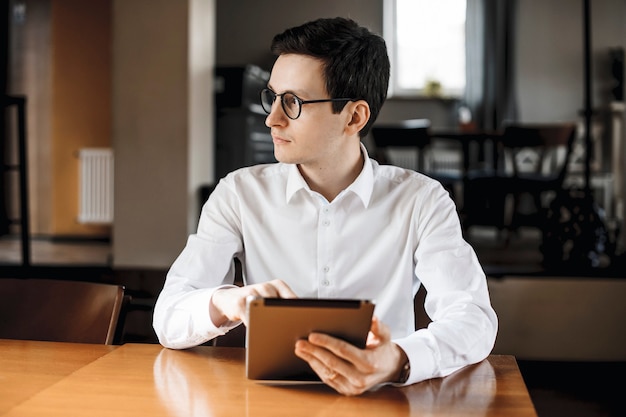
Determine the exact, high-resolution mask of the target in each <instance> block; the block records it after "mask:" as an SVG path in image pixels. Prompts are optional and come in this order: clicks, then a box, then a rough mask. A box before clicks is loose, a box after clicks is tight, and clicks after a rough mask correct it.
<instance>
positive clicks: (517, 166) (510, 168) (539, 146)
mask: <svg viewBox="0 0 626 417" xmlns="http://www.w3.org/2000/svg"><path fill="white" fill-rule="evenodd" d="M575 137H576V125H575V124H574V123H550V124H533V125H523V124H508V125H506V126H505V128H504V132H503V134H502V136H501V137H500V138H499V139H498V141H497V143H496V146H497V152H498V163H497V167H496V170H495V172H494V173H491V174H489V173H487V174H485V173H482V174H472V173H470V174H468V178H467V180H466V182H465V196H466V200H467V201H465V202H464V203H465V204H464V208H463V215H462V220H463V225H464V228H465V229H467V228H469V227H471V226H474V225H487V226H495V227H497V228H498V229H500V230H508V231H509V232H511V231H517V230H518V229H519V228H520V227H523V226H529V227H535V228H541V227H542V226H544V225H545V221H546V210H547V209H548V205H549V203H550V201H551V200H552V199H553V198H554V197H555V195H556V193H558V192H560V191H561V190H563V187H564V182H565V177H566V175H567V171H568V165H569V160H570V159H571V156H572V150H573V144H574V139H575Z"/></svg>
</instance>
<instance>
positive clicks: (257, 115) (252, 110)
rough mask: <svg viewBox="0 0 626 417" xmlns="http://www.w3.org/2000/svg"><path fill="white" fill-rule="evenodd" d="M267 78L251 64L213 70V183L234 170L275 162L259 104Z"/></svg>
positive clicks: (259, 69) (263, 115)
mask: <svg viewBox="0 0 626 417" xmlns="http://www.w3.org/2000/svg"><path fill="white" fill-rule="evenodd" d="M268 79H269V72H267V71H265V70H263V69H262V68H260V67H257V66H255V65H247V66H245V67H218V68H217V69H216V79H215V86H216V88H215V90H216V93H215V104H216V106H215V107H216V123H215V125H216V164H215V167H216V168H215V170H216V172H215V176H216V179H217V180H219V179H220V178H222V177H223V176H225V175H226V174H227V173H229V172H230V171H233V170H235V169H237V168H241V167H245V166H250V165H256V164H261V163H271V162H276V159H275V158H274V145H273V143H272V136H271V135H270V130H269V128H268V127H266V126H265V116H266V114H265V112H264V111H263V108H262V107H261V104H260V101H259V93H260V91H261V89H263V88H265V87H266V86H267V81H268Z"/></svg>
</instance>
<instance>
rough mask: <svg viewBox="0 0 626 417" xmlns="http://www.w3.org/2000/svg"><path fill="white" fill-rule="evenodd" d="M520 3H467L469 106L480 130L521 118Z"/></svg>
mask: <svg viewBox="0 0 626 417" xmlns="http://www.w3.org/2000/svg"><path fill="white" fill-rule="evenodd" d="M516 4H517V0H467V16H466V62H467V86H466V91H465V103H466V104H467V106H468V107H469V108H470V110H471V111H472V115H473V120H474V122H475V123H476V125H477V127H478V128H479V129H488V130H489V129H498V128H500V127H501V126H502V123H503V122H504V121H507V120H511V121H514V120H516V119H517V104H516V94H515V82H514V81H515V62H514V57H515V53H514V52H515V51H514V46H515V8H516Z"/></svg>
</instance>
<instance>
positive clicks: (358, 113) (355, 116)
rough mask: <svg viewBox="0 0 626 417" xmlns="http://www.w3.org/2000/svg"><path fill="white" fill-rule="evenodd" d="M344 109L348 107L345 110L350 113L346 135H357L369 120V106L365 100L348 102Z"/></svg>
mask: <svg viewBox="0 0 626 417" xmlns="http://www.w3.org/2000/svg"><path fill="white" fill-rule="evenodd" d="M346 107H348V109H347V110H349V111H350V114H349V116H350V119H349V120H348V124H347V125H346V129H347V130H348V132H346V133H348V134H350V135H354V134H357V133H358V132H359V131H361V129H363V128H364V127H365V125H366V124H367V121H368V120H369V119H370V106H369V104H367V101H365V100H357V101H352V102H349V103H348V104H347V106H346Z"/></svg>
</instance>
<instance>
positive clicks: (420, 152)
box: [372, 119, 462, 198]
mask: <svg viewBox="0 0 626 417" xmlns="http://www.w3.org/2000/svg"><path fill="white" fill-rule="evenodd" d="M372 137H373V139H374V145H375V146H376V149H375V152H374V153H373V156H374V159H376V160H377V161H378V162H379V163H381V164H391V165H396V166H400V167H402V168H408V169H412V170H414V171H418V172H421V173H423V174H426V175H428V176H429V177H432V178H434V179H436V180H437V181H439V182H440V183H441V184H442V185H443V186H444V187H445V188H446V189H447V190H448V192H450V194H451V196H452V197H453V198H454V197H455V193H456V191H455V186H456V185H457V184H460V183H461V181H462V176H461V171H460V169H459V170H458V171H457V172H454V171H453V170H452V171H451V170H450V167H449V166H447V164H446V163H445V162H443V161H441V160H440V159H438V158H437V157H436V155H435V152H436V150H434V149H433V141H432V137H431V135H430V120H428V119H409V120H402V121H400V122H394V123H379V124H375V125H374V126H372ZM440 162H443V163H440Z"/></svg>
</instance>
